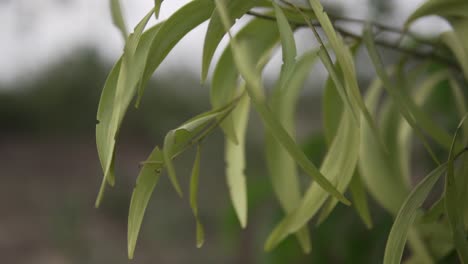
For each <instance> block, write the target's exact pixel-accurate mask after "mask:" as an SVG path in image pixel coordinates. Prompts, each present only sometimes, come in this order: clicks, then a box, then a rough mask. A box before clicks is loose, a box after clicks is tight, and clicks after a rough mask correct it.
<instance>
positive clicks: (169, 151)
mask: <svg viewBox="0 0 468 264" xmlns="http://www.w3.org/2000/svg"><path fill="white" fill-rule="evenodd" d="M228 106H229V107H223V108H220V109H219V110H214V111H209V112H206V113H203V114H200V115H198V116H196V117H194V118H192V119H190V120H189V121H187V122H185V123H184V124H183V125H181V126H180V127H178V128H176V129H173V130H171V131H169V132H168V133H167V134H166V137H165V138H164V149H163V154H164V155H163V156H164V163H165V164H166V167H167V173H168V175H169V179H170V180H171V183H172V185H173V186H174V188H175V190H176V192H177V193H178V194H179V195H180V196H182V189H181V188H180V184H179V181H178V179H177V175H176V171H175V167H174V164H173V162H172V159H173V158H174V157H175V156H176V155H177V154H179V153H180V152H181V151H182V150H183V149H185V148H186V147H187V146H188V145H190V144H191V143H194V142H192V141H193V140H194V139H195V137H196V136H197V135H199V134H200V132H201V131H203V130H204V129H206V128H207V127H208V126H209V125H210V122H214V121H215V120H216V118H217V117H219V116H220V115H222V114H225V113H226V112H229V111H230V110H231V109H232V108H231V107H232V104H231V105H229V104H228Z"/></svg>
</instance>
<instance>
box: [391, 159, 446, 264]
mask: <svg viewBox="0 0 468 264" xmlns="http://www.w3.org/2000/svg"><path fill="white" fill-rule="evenodd" d="M446 168H447V164H445V163H444V164H442V165H440V166H439V167H437V168H436V169H434V170H433V171H432V172H431V173H429V174H428V175H427V176H426V177H425V178H424V179H423V180H422V181H421V182H420V183H419V184H418V185H416V187H415V188H414V189H413V190H412V191H411V193H410V194H409V196H408V197H407V198H406V200H405V201H404V203H403V205H402V206H401V208H400V210H399V211H398V214H397V217H396V219H395V221H394V222H393V225H392V229H391V230H390V234H389V236H388V240H387V245H386V247H385V255H384V262H383V263H384V264H399V263H400V262H401V257H402V256H403V249H404V248H405V244H406V240H407V237H408V233H409V230H410V228H411V226H412V225H413V222H414V220H415V218H416V216H417V212H418V209H419V208H420V207H421V205H422V203H423V202H424V200H426V198H427V196H428V194H429V192H430V191H431V190H432V187H433V186H434V184H435V183H436V182H437V180H438V179H439V177H440V175H441V174H442V173H443V172H444V171H445V170H446Z"/></svg>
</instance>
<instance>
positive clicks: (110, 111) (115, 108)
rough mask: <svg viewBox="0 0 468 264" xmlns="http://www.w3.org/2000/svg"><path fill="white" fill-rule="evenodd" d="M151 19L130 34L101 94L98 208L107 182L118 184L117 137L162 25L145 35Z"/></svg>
mask: <svg viewBox="0 0 468 264" xmlns="http://www.w3.org/2000/svg"><path fill="white" fill-rule="evenodd" d="M148 19H149V17H148V15H147V16H146V17H145V18H143V20H142V21H141V22H140V23H139V24H138V26H137V27H136V29H135V32H134V33H133V34H131V35H130V36H129V38H128V40H127V44H126V46H125V52H124V55H123V56H122V58H120V59H119V61H118V62H117V63H116V65H115V66H114V68H113V69H112V70H111V73H110V74H109V77H108V79H107V80H106V84H105V85H104V89H103V91H102V93H101V99H100V101H99V107H98V113H97V120H98V122H99V123H98V124H97V125H96V144H97V149H98V154H99V159H100V161H101V166H102V169H103V172H104V177H103V182H102V184H101V188H100V191H99V194H98V198H97V200H96V207H98V206H99V204H100V202H101V199H102V197H103V194H104V189H105V183H106V182H109V184H110V185H114V182H115V175H114V169H113V159H114V151H115V139H116V137H117V134H118V130H119V128H120V125H121V123H122V120H123V117H124V115H125V112H126V111H127V108H128V106H129V104H130V101H131V100H132V98H133V96H134V94H135V90H136V84H137V82H138V79H139V77H140V76H141V73H142V71H143V66H144V61H145V60H146V56H147V55H148V48H149V44H150V42H151V40H152V38H153V37H154V35H155V34H156V33H157V32H158V30H159V28H160V25H161V24H159V25H156V26H154V27H152V28H151V29H149V30H147V31H146V32H145V33H144V34H143V33H142V31H143V29H144V27H145V25H146V23H147V22H148Z"/></svg>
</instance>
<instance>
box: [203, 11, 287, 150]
mask: <svg viewBox="0 0 468 264" xmlns="http://www.w3.org/2000/svg"><path fill="white" fill-rule="evenodd" d="M236 39H238V40H239V41H245V42H247V43H248V45H246V46H247V47H248V49H249V54H250V56H251V60H252V61H253V62H254V63H255V64H257V65H258V64H259V62H260V59H261V58H264V57H267V56H268V54H271V52H272V50H273V48H274V47H275V46H276V45H277V42H278V40H279V34H278V28H277V27H274V26H273V23H272V22H271V21H267V20H264V19H254V20H252V21H251V22H249V23H248V24H247V25H245V26H244V27H243V28H242V30H241V31H239V33H237V34H236ZM232 54H233V53H232V48H231V47H227V48H226V49H225V50H224V52H223V53H222V55H221V57H220V59H219V61H218V63H217V64H216V68H215V70H214V73H213V78H212V81H211V89H210V100H211V105H212V106H213V108H216V107H220V106H221V105H224V104H226V102H228V101H229V100H231V99H232V98H233V97H234V96H235V94H236V88H237V87H238V78H239V71H238V70H237V69H236V66H235V63H234V58H233V55H232ZM234 127H235V126H234V123H233V121H232V118H231V117H227V118H226V119H225V120H224V121H223V123H222V124H221V128H222V129H223V132H224V134H225V135H226V137H227V138H228V139H230V140H231V141H232V142H234V143H237V136H236V134H235V132H234Z"/></svg>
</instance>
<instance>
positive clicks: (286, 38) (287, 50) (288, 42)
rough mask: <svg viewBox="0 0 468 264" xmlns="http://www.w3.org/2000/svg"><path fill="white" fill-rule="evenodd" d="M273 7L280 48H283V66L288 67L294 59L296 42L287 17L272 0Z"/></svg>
mask: <svg viewBox="0 0 468 264" xmlns="http://www.w3.org/2000/svg"><path fill="white" fill-rule="evenodd" d="M273 7H274V8H275V14H276V22H277V24H278V29H279V32H280V36H281V48H282V49H283V67H290V66H292V65H293V63H294V62H295V61H296V55H297V51H296V42H295V40H294V34H293V31H292V29H291V26H290V25H289V22H288V19H287V18H286V16H285V15H284V13H283V10H281V8H280V7H279V6H278V5H277V4H275V2H273Z"/></svg>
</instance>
